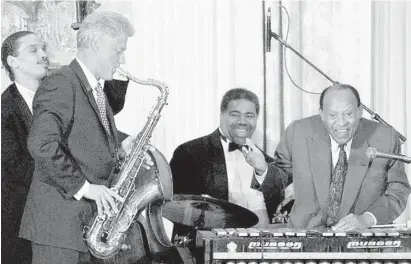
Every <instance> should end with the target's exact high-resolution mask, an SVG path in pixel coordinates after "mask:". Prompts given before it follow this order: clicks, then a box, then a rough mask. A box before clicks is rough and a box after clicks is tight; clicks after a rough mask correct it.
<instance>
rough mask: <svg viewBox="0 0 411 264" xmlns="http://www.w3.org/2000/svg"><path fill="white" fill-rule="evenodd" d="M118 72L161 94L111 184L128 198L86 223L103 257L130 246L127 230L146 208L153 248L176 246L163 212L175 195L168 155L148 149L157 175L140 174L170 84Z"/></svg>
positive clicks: (94, 248) (92, 242)
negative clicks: (173, 244)
mask: <svg viewBox="0 0 411 264" xmlns="http://www.w3.org/2000/svg"><path fill="white" fill-rule="evenodd" d="M118 72H119V73H120V74H121V75H123V76H125V77H127V78H128V79H129V80H132V81H134V82H136V83H138V84H142V85H150V86H155V87H157V88H158V89H159V90H160V92H161V96H159V97H158V99H157V104H156V105H155V106H154V107H153V109H152V110H151V112H150V114H149V116H148V120H147V122H146V124H145V126H144V128H143V130H142V131H141V132H140V134H139V137H138V138H137V139H136V140H135V141H134V142H133V143H132V144H133V145H132V148H131V151H130V153H129V154H128V155H127V157H126V158H125V160H124V162H123V163H122V164H121V168H120V172H118V175H115V179H114V181H113V182H112V183H111V184H110V188H111V189H112V190H113V191H115V192H116V193H117V194H118V195H120V196H121V197H123V198H124V202H120V201H116V205H117V208H118V213H116V214H115V213H114V212H112V216H111V217H108V215H107V214H103V215H102V216H96V217H95V218H94V220H93V221H92V224H91V226H90V227H85V231H84V234H85V235H84V237H85V240H86V243H87V246H88V248H89V251H90V252H91V253H92V254H93V255H94V256H95V257H97V258H101V259H108V258H111V257H113V256H114V255H116V254H117V253H118V252H119V251H120V250H126V249H127V245H126V244H125V243H124V242H125V239H126V237H127V231H128V229H129V228H130V226H131V224H132V223H133V221H134V220H135V219H136V217H139V216H140V214H141V212H142V211H143V210H144V209H146V211H145V212H146V218H145V219H146V220H145V221H146V223H145V226H147V228H148V230H146V233H147V236H148V238H149V239H150V240H151V241H150V244H151V245H150V247H151V250H153V251H157V252H160V251H165V249H167V248H169V247H171V246H172V244H171V242H170V241H169V239H168V238H167V236H166V232H165V230H164V226H163V222H162V214H161V213H162V206H163V204H164V203H165V202H166V201H167V200H171V198H172V196H173V190H172V177H171V170H170V167H169V165H168V163H167V160H166V159H165V157H164V156H163V155H162V154H161V153H160V152H159V151H157V150H156V151H152V152H151V151H149V150H147V152H149V154H150V155H151V157H152V158H153V161H154V163H155V166H154V167H155V176H154V177H146V176H143V177H140V175H139V177H138V178H137V174H138V172H139V170H140V168H141V166H142V164H143V160H144V159H143V154H144V152H145V146H146V145H148V142H149V140H150V138H151V135H152V132H153V130H154V127H155V126H156V124H157V122H158V120H159V118H160V112H161V110H162V109H163V107H164V105H166V104H167V96H168V87H167V86H166V85H165V84H163V83H161V82H159V81H156V80H153V79H148V80H146V81H143V80H139V79H137V78H135V77H133V76H132V75H130V74H129V73H128V72H126V71H124V70H122V69H120V68H119V69H118ZM136 185H137V187H136Z"/></svg>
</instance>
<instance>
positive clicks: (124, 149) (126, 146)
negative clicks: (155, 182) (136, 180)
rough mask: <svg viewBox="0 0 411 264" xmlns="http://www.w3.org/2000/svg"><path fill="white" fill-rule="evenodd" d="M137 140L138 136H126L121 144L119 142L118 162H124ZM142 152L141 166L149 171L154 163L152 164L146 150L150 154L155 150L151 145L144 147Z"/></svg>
mask: <svg viewBox="0 0 411 264" xmlns="http://www.w3.org/2000/svg"><path fill="white" fill-rule="evenodd" d="M139 138H140V137H139V135H137V136H128V137H127V138H126V139H124V140H123V142H121V147H120V149H119V152H118V156H119V159H120V160H124V159H125V158H126V157H127V155H129V154H130V151H131V150H132V148H133V144H134V142H136V140H137V141H138V139H139ZM143 150H144V151H143V152H142V154H143V157H144V162H143V165H142V166H143V167H144V168H145V169H146V170H149V169H150V168H151V167H152V166H154V162H153V159H152V158H151V156H150V155H149V154H148V153H147V150H149V151H150V152H153V151H155V150H156V149H155V148H154V147H153V146H151V145H145V146H144V148H143Z"/></svg>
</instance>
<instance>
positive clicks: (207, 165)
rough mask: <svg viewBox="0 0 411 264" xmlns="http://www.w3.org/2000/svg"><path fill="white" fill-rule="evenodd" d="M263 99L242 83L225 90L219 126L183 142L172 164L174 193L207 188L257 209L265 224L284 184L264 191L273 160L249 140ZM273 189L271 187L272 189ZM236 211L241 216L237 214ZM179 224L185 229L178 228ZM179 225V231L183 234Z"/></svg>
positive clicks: (215, 195) (203, 191) (211, 193)
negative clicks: (280, 187) (238, 86)
mask: <svg viewBox="0 0 411 264" xmlns="http://www.w3.org/2000/svg"><path fill="white" fill-rule="evenodd" d="M259 111H260V103H259V101H258V97H257V95H255V94H254V93H253V92H252V91H250V90H247V89H244V88H234V89H231V90H229V91H227V92H226V93H225V94H224V96H223V98H222V101H221V106H220V126H219V127H218V128H217V129H216V130H215V131H214V132H212V133H211V134H209V135H206V136H204V137H200V138H197V139H194V140H191V141H189V142H186V143H184V144H182V145H180V146H179V147H178V148H177V149H176V150H175V151H174V154H173V157H172V159H171V161H170V166H171V170H172V174H173V187H174V193H175V194H196V195H199V194H207V195H209V196H211V197H213V198H217V199H221V200H225V201H228V202H230V203H234V204H237V205H239V206H242V207H245V208H247V209H249V210H251V211H252V212H254V213H255V214H256V215H257V216H258V218H259V222H258V223H257V226H259V227H263V226H267V225H268V224H269V223H270V219H272V215H273V213H274V212H275V210H276V208H277V206H278V205H279V203H280V202H281V200H282V193H281V190H279V191H278V193H275V194H274V197H275V198H274V199H273V198H272V197H273V193H271V194H270V200H268V199H265V197H267V196H268V194H266V193H265V192H264V189H265V186H264V179H265V178H266V177H267V174H268V173H282V171H280V170H279V171H278V172H276V171H275V169H271V168H270V170H269V171H267V168H268V166H267V163H270V162H272V161H273V159H272V158H271V157H269V156H268V155H267V154H265V153H263V152H262V151H261V150H260V149H259V148H258V147H257V146H256V145H255V144H254V143H253V142H252V140H251V137H252V135H253V133H254V131H255V129H256V125H257V119H258V114H259ZM271 192H272V190H271ZM238 217H243V216H242V215H239V216H238ZM179 230H180V231H181V232H179ZM182 230H183V229H181V227H177V233H178V234H180V235H184V234H183V233H184V231H182Z"/></svg>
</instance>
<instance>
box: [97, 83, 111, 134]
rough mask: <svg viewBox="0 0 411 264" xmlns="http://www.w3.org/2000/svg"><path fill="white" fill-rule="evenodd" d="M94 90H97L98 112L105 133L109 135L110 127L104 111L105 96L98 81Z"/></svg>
mask: <svg viewBox="0 0 411 264" xmlns="http://www.w3.org/2000/svg"><path fill="white" fill-rule="evenodd" d="M96 92H97V106H98V110H99V112H100V118H101V121H102V123H103V126H104V129H105V130H106V132H107V134H109V135H111V132H110V127H109V125H108V119H107V112H106V97H105V95H104V91H103V87H101V85H100V83H97V87H96Z"/></svg>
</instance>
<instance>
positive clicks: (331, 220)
mask: <svg viewBox="0 0 411 264" xmlns="http://www.w3.org/2000/svg"><path fill="white" fill-rule="evenodd" d="M344 146H345V145H339V146H338V147H339V148H340V155H339V157H338V162H337V165H336V166H335V168H334V170H333V172H332V174H331V183H330V192H329V195H328V213H327V220H326V226H327V227H332V226H334V225H336V224H337V223H338V221H339V213H340V205H341V198H342V194H343V190H344V181H345V175H346V174H347V169H348V161H347V153H345V150H344Z"/></svg>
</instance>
